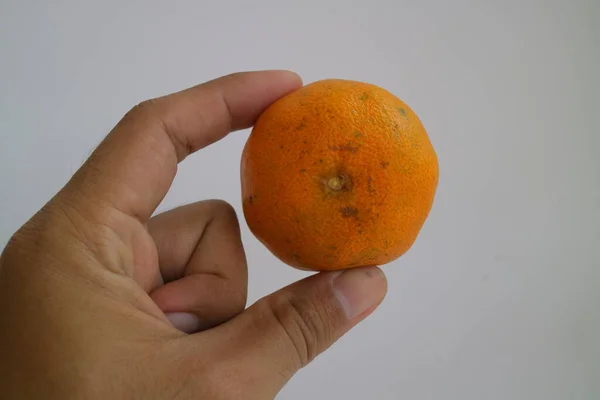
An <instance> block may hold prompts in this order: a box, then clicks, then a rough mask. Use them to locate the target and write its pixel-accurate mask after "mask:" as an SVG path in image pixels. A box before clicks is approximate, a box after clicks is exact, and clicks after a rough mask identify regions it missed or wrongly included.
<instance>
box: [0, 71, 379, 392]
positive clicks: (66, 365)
mask: <svg viewBox="0 0 600 400" xmlns="http://www.w3.org/2000/svg"><path fill="white" fill-rule="evenodd" d="M300 86H301V81H300V78H299V77H298V76H297V75H295V74H293V73H290V72H285V71H263V72H252V73H240V74H234V75H230V76H226V77H222V78H219V79H216V80H214V81H210V82H207V83H204V84H201V85H199V86H196V87H193V88H190V89H187V90H184V91H182V92H178V93H174V94H172V95H168V96H165V97H162V98H157V99H153V100H149V101H145V102H143V103H141V104H139V105H138V106H136V107H134V108H133V109H132V110H131V111H130V112H129V113H127V114H126V115H125V117H124V118H123V119H122V120H121V121H120V122H119V123H118V124H117V125H116V127H115V128H114V129H113V130H112V131H111V132H110V133H109V135H108V136H107V137H106V139H105V140H104V141H103V142H102V143H101V144H100V145H99V147H98V148H97V149H96V150H95V151H94V153H93V154H92V155H91V156H90V158H89V159H88V160H87V161H86V163H85V164H84V165H83V166H82V167H81V169H80V170H79V171H77V173H76V174H75V175H74V176H73V177H72V179H71V180H70V181H69V182H68V183H67V184H66V185H65V187H63V188H62V189H61V190H60V191H59V192H58V193H57V195H56V196H54V197H53V198H52V199H50V200H49V201H48V203H47V204H46V205H45V206H44V207H43V208H42V209H41V210H40V211H39V212H37V213H36V214H35V215H34V216H33V217H32V218H31V219H30V220H29V221H28V222H27V223H25V225H24V226H23V227H22V228H21V229H19V231H18V232H16V233H15V235H14V236H13V237H12V238H11V239H10V241H9V243H8V244H7V246H6V248H5V249H4V251H3V253H2V256H1V258H0V354H1V355H2V356H1V357H0V397H1V398H3V399H82V398H85V399H175V398H177V399H242V398H243V399H250V400H252V399H261V400H263V399H273V398H274V397H275V396H276V394H277V393H278V392H279V391H280V390H281V388H282V387H283V386H284V385H285V384H286V383H287V382H288V381H289V379H290V378H292V376H293V375H294V374H295V373H296V372H297V371H298V370H299V369H300V368H302V367H304V366H306V365H307V364H308V363H310V361H311V360H313V359H314V357H316V356H317V355H318V354H320V353H321V352H323V351H325V350H326V349H327V348H328V347H329V346H330V345H331V344H332V343H333V342H335V341H336V340H337V339H339V338H340V337H341V336H342V335H343V334H344V333H346V332H347V331H348V330H349V329H351V328H352V327H353V326H355V325H356V324H357V323H358V322H360V321H361V320H363V319H364V318H365V317H366V316H367V315H369V314H370V313H371V312H372V311H373V310H374V309H375V308H376V307H377V305H379V304H380V302H381V301H382V299H383V297H384V295H385V292H386V280H385V277H384V275H383V273H382V272H381V270H379V269H378V268H376V267H372V268H361V269H357V270H350V271H345V272H329V273H319V274H315V275H312V276H309V277H307V278H305V279H303V280H301V281H299V282H296V283H293V284H291V285H289V286H287V287H285V288H283V289H281V290H279V291H277V292H275V293H273V294H271V295H269V296H266V297H265V298H263V299H261V300H259V301H258V302H257V303H255V304H253V305H252V306H250V307H249V308H247V309H246V290H247V266H246V258H245V255H244V250H243V247H242V243H241V239H240V231H239V225H238V219H237V217H236V215H235V212H234V210H233V208H232V207H231V206H230V205H228V204H227V203H225V202H223V201H220V200H206V201H201V202H198V203H194V204H190V205H186V206H183V207H180V208H177V209H175V210H171V211H168V212H166V213H163V214H160V215H157V216H153V214H154V211H155V209H156V207H157V205H158V204H159V203H160V202H161V200H162V199H163V197H164V196H165V195H166V193H167V191H168V189H169V186H170V185H171V183H172V181H173V179H174V177H175V174H176V171H177V164H178V163H179V162H181V161H182V160H183V159H184V158H186V157H187V156H189V155H191V154H192V153H194V152H196V151H197V150H200V149H203V148H206V147H207V146H209V145H210V144H211V143H213V142H215V141H218V140H219V139H221V138H222V137H224V136H225V135H227V134H228V133H229V132H231V131H235V130H239V129H243V128H247V127H249V126H251V125H252V124H253V123H254V121H255V120H256V118H257V117H258V115H259V114H260V113H261V112H262V111H263V110H264V109H265V108H266V107H267V106H268V105H269V104H271V103H272V102H274V101H275V100H277V99H278V98H280V97H281V96H284V95H285V94H287V93H290V92H291V91H293V90H296V89H297V88H299V87H300ZM205 151H209V150H205ZM200 156H201V155H200ZM356 368H360V363H357V365H356Z"/></svg>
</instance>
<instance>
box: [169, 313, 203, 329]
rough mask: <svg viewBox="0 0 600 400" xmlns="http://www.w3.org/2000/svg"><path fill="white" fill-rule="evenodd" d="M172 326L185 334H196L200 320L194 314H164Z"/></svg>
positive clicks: (199, 326)
mask: <svg viewBox="0 0 600 400" xmlns="http://www.w3.org/2000/svg"><path fill="white" fill-rule="evenodd" d="M165 315H166V316H167V318H168V319H169V321H171V323H172V324H173V326H174V327H175V328H177V329H179V330H180V331H182V332H185V333H196V332H198V331H199V330H200V328H201V323H200V319H199V318H198V317H197V316H195V315H194V314H190V313H185V312H174V313H168V314H165Z"/></svg>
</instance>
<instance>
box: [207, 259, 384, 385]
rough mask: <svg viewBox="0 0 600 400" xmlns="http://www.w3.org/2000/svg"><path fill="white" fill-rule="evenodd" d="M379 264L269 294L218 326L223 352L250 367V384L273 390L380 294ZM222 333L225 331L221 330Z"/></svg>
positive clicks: (376, 302) (381, 276) (310, 279)
mask: <svg viewBox="0 0 600 400" xmlns="http://www.w3.org/2000/svg"><path fill="white" fill-rule="evenodd" d="M386 290H387V281H386V278H385V276H384V274H383V272H382V271H381V270H380V269H379V268H377V267H364V268H354V269H349V270H346V271H342V272H323V273H318V274H315V275H312V276H310V277H308V278H306V279H303V280H301V281H299V282H296V283H294V284H292V285H290V286H288V287H286V288H283V289H281V290H279V291H277V292H275V293H273V294H272V295H270V296H267V297H265V298H263V299H261V300H259V301H258V302H257V303H255V304H254V305H253V306H251V307H250V308H248V309H247V310H246V311H244V312H243V313H242V314H240V315H238V316H237V317H236V318H234V319H233V320H231V321H230V323H229V324H225V325H223V326H221V328H223V329H226V330H229V332H227V333H226V335H225V336H222V335H221V334H219V335H218V336H219V337H221V338H223V337H228V338H229V339H230V340H227V343H226V346H227V349H226V350H225V352H226V353H227V354H228V355H229V356H230V357H226V358H228V359H230V360H231V361H232V362H235V364H237V365H238V366H239V367H241V368H243V371H244V373H245V374H248V373H250V374H251V375H252V379H249V380H248V381H249V382H252V383H253V386H254V387H253V388H248V390H256V391H259V392H262V393H265V391H266V392H267V393H271V394H273V395H275V394H276V393H277V392H278V391H279V390H280V389H281V388H282V387H283V385H284V384H285V383H286V382H287V381H288V380H289V379H290V378H291V377H292V376H293V375H294V373H296V372H297V371H298V370H299V369H300V368H302V367H304V366H306V365H307V364H308V363H309V362H311V361H312V360H313V359H314V358H315V357H316V356H317V355H319V354H320V353H322V352H323V351H325V350H326V349H327V348H329V347H330V346H331V345H332V344H333V343H334V342H335V341H336V340H337V339H339V338H340V337H341V336H342V335H344V334H345V333H346V332H347V331H349V330H350V329H351V328H352V327H353V326H354V325H356V324H357V323H358V322H360V321H361V320H363V319H364V318H366V317H367V316H368V315H369V314H370V313H371V312H372V311H373V310H374V309H375V308H376V307H377V306H378V305H379V304H380V303H381V301H382V300H383V297H384V296H385V293H386ZM221 333H224V332H221Z"/></svg>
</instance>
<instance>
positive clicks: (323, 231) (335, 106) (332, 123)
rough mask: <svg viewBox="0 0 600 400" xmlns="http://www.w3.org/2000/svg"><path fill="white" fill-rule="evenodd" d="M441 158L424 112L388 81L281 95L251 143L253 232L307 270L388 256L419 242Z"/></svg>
mask: <svg viewBox="0 0 600 400" xmlns="http://www.w3.org/2000/svg"><path fill="white" fill-rule="evenodd" d="M437 184H438V160H437V156H436V153H435V151H434V149H433V147H432V144H431V142H430V140H429V137H428V135H427V132H426V131H425V128H424V127H423V125H422V123H421V121H420V120H419V118H418V117H417V115H416V114H415V113H414V112H413V110H411V109H410V107H409V106H408V105H407V104H405V103H404V102H403V101H402V100H400V99H398V98H397V97H396V96H394V95H393V94H391V93H390V92H388V91H386V90H385V89H383V88H381V87H378V86H375V85H372V84H368V83H362V82H356V81H349V80H341V79H326V80H321V81H317V82H314V83H311V84H308V85H306V86H304V87H302V88H300V89H298V90H296V91H295V92H292V93H290V94H288V95H286V96H284V97H283V98H281V99H279V100H277V101H276V102H275V103H273V104H272V105H271V106H270V107H268V108H267V109H266V110H265V111H264V112H263V113H262V114H261V115H260V116H259V118H258V120H257V121H256V123H255V125H254V127H253V129H252V132H251V133H250V135H249V137H248V140H247V142H246V145H245V147H244V150H243V153H242V161H241V185H242V205H243V212H244V217H245V219H246V222H247V224H248V227H249V229H250V230H251V232H252V233H253V234H254V236H256V238H257V239H258V240H259V241H260V242H261V243H262V244H263V245H265V246H266V247H267V248H268V249H269V250H270V251H271V253H273V254H274V255H275V256H276V257H277V258H279V259H280V260H281V261H283V262H284V263H286V264H288V265H290V266H292V267H296V268H300V269H306V270H315V271H324V270H340V269H347V268H353V267H360V266H372V265H382V264H386V263H389V262H391V261H393V260H395V259H397V258H398V257H400V256H401V255H402V254H404V253H405V252H406V251H407V250H408V249H409V248H410V247H411V246H412V245H413V243H414V242H415V240H416V238H417V235H418V233H419V231H420V230H421V228H422V226H423V224H424V223H425V220H426V218H427V216H428V214H429V212H430V210H431V207H432V204H433V200H434V196H435V192H436V188H437Z"/></svg>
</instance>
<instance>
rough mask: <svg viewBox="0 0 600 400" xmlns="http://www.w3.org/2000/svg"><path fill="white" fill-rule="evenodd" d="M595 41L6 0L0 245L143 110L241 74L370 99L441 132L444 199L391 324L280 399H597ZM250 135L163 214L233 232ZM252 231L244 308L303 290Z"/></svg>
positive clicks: (540, 19)
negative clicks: (199, 211) (183, 214)
mask: <svg viewBox="0 0 600 400" xmlns="http://www.w3.org/2000/svg"><path fill="white" fill-rule="evenodd" d="M34 4H35V5H34ZM599 26H600V3H599V2H598V1H597V0H588V1H585V0H579V1H563V2H557V1H541V0H540V1H535V0H526V1H516V0H505V1H500V0H498V1H475V0H472V1H469V0H455V1H445V0H437V1H434V0H420V1H404V0H389V1H372V2H369V1H361V2H354V3H353V2H350V1H343V0H337V1H336V0H320V1H303V2H300V1H298V2H291V1H287V2H286V1H258V0H257V1H245V2H242V1H237V2H231V1H230V2H226V1H144V2H142V1H139V2H135V1H96V2H87V1H59V0H55V1H45V2H42V1H37V2H34V1H26V0H12V1H11V0H8V1H7V0H2V1H1V2H0V135H1V136H0V204H1V206H2V207H1V208H0V245H1V246H2V247H3V246H4V245H5V244H6V241H7V240H8V238H9V237H10V235H11V233H12V232H13V231H14V230H16V229H17V228H18V227H19V226H20V225H21V224H22V223H23V222H24V221H25V220H26V219H27V218H28V217H29V216H30V215H31V214H32V213H33V212H35V211H36V210H37V209H38V208H39V207H40V206H42V204H43V203H44V202H45V201H46V200H47V199H48V198H49V197H50V196H51V195H53V194H54V192H55V191H56V190H57V189H58V188H59V187H60V186H61V185H63V183H64V182H65V181H66V180H67V179H68V178H69V177H70V175H71V174H72V173H73V172H74V171H75V170H76V169H77V167H78V166H79V165H80V164H81V163H82V161H83V160H84V159H85V158H86V157H87V155H88V154H89V153H90V151H91V150H92V149H93V148H94V147H95V146H96V145H97V143H98V142H99V141H100V140H101V139H102V138H103V136H104V135H105V134H106V133H107V132H108V131H109V130H110V129H111V128H112V126H113V125H114V124H115V123H116V122H117V121H118V120H119V119H120V118H121V116H122V115H123V114H124V113H125V112H126V111H127V110H128V109H129V108H130V107H131V106H133V105H135V104H136V103H138V102H139V101H141V100H144V99H147V98H150V97H155V96H159V95H162V94H166V93H169V92H172V91H176V90H179V89H182V88H185V87H188V86H192V85H195V84H197V83H200V82H202V81H205V80H208V79H212V78H214V77H217V76H220V75H223V74H226V73H229V72H233V71H241V70H251V69H271V68H285V69H292V70H295V71H296V72H298V73H300V74H301V75H302V77H303V78H304V81H305V82H306V83H308V82H312V81H314V80H317V79H321V78H330V77H335V78H349V79H355V80H362V81H367V82H371V83H375V84H378V85H380V86H383V87H385V88H386V89H388V90H390V91H392V92H393V93H395V94H396V95H397V96H399V97H400V98H402V99H403V100H405V101H406V102H407V103H408V104H409V105H410V106H411V107H412V108H413V109H414V110H415V111H416V112H417V113H418V115H419V116H420V117H421V119H422V120H423V123H424V125H425V127H426V128H427V130H428V131H429V134H430V136H431V140H432V142H433V144H434V146H435V148H436V150H437V152H438V156H439V161H440V185H439V189H438V194H437V197H436V202H435V205H434V208H433V211H432V213H431V214H430V218H429V220H428V221H427V223H426V226H425V227H424V229H423V231H422V234H421V235H420V237H419V239H418V241H417V243H416V244H415V246H414V247H413V248H412V249H411V251H410V252H409V253H408V254H406V255H405V256H404V257H402V258H401V259H399V260H398V261H396V262H394V263H392V264H389V265H387V266H385V267H384V271H385V272H386V274H387V276H388V279H389V294H388V296H387V298H386V300H385V301H384V303H383V305H382V306H381V308H380V309H379V310H377V311H376V312H375V314H373V315H372V317H370V318H368V319H367V320H366V321H364V322H363V323H362V324H360V325H359V326H358V327H357V328H356V329H355V330H353V331H352V332H351V333H349V334H348V335H346V336H345V337H344V338H343V339H342V340H340V341H339V342H338V343H337V344H336V345H335V346H334V347H333V348H332V349H331V350H330V351H328V352H327V353H325V354H323V355H322V356H320V357H319V358H317V360H315V362H314V363H312V364H311V365H309V366H308V367H307V368H305V369H304V370H303V371H301V372H300V373H299V374H298V375H297V376H296V377H295V378H294V379H293V380H292V381H291V382H290V384H289V385H288V386H287V387H286V388H285V389H284V390H283V391H282V392H281V394H280V398H281V399H289V400H301V399H344V400H346V399H347V400H351V399H373V400H386V399H410V400H425V399H444V400H448V399H450V400H454V399H456V400H488V399H498V400H506V399H511V400H520V399H523V400H534V399H535V400H537V399H539V400H567V399H568V400H576V399H586V400H588V399H589V400H592V399H599V398H600V311H599V310H600V250H599V248H600V159H599V158H598V156H597V154H598V152H599V150H600V118H599V117H600V100H599V96H600V27H599ZM247 134H248V131H243V132H238V133H235V134H233V135H231V136H229V137H228V138H226V139H225V140H223V141H222V142H219V143H217V144H216V145H214V146H212V147H210V148H208V149H206V150H204V151H202V152H200V153H198V154H197V155H195V156H193V157H191V158H189V159H188V160H186V161H185V162H184V163H183V164H182V166H181V169H180V173H179V175H178V177H177V179H176V182H175V184H174V186H173V188H172V191H171V192H170V194H169V195H168V197H167V198H166V199H165V202H164V203H163V205H161V209H165V208H171V207H173V206H176V205H180V204H183V203H188V202H193V201H196V200H200V199H204V198H208V197H216V198H222V199H225V200H227V201H229V202H230V203H232V204H233V205H234V206H235V207H236V209H237V210H238V212H239V213H240V215H241V204H240V184H239V161H240V152H241V150H242V147H243V145H244V142H245V140H246V138H247ZM242 228H243V235H244V242H245V245H246V249H247V253H248V258H249V262H250V301H251V302H253V301H255V300H256V299H257V298H258V297H260V296H263V295H265V294H267V293H269V292H271V291H273V290H275V289H277V288H280V287H282V286H284V285H286V284H288V283H290V282H292V281H294V280H296V279H298V278H300V277H302V276H304V275H305V274H304V273H301V272H299V271H295V270H292V269H291V268H288V267H286V266H283V265H282V264H281V263H280V262H279V261H278V260H276V259H275V258H274V257H273V256H272V255H271V254H270V253H268V252H267V251H266V250H265V248H263V247H262V246H261V245H260V244H259V243H258V242H257V240H256V239H255V238H254V237H253V236H252V235H251V234H250V233H249V231H248V230H247V228H246V225H245V223H244V222H243V220H242Z"/></svg>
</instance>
